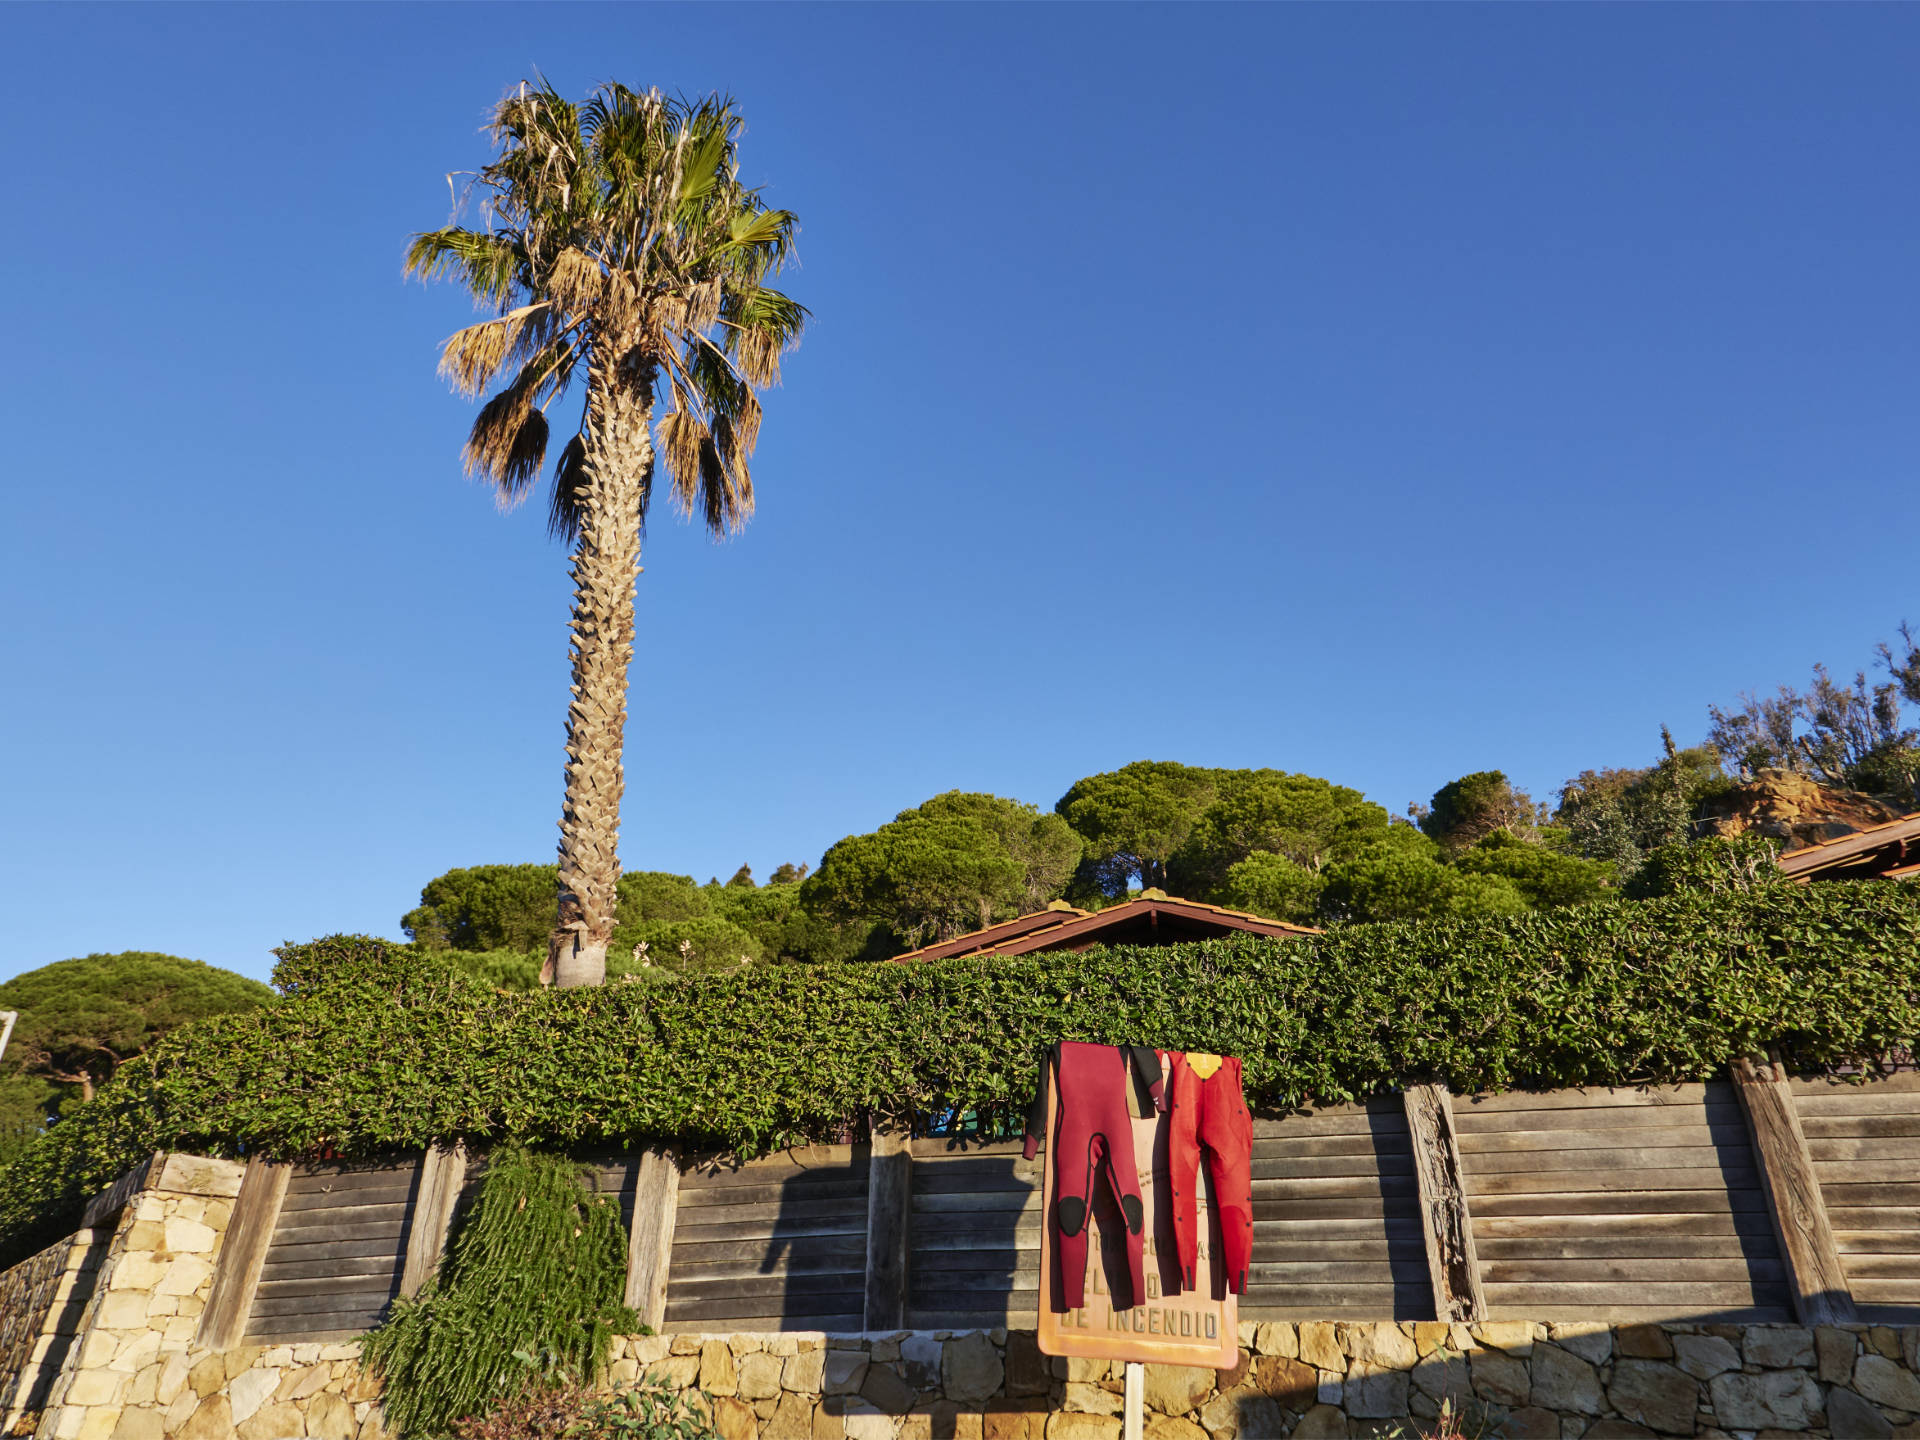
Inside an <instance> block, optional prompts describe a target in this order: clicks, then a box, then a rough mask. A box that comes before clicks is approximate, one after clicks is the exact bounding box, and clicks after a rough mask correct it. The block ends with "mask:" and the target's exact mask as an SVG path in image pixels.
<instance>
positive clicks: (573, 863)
mask: <svg viewBox="0 0 1920 1440" xmlns="http://www.w3.org/2000/svg"><path fill="white" fill-rule="evenodd" d="M740 130H741V122H740V117H739V115H738V114H737V113H735V111H734V108H733V103H732V101H731V100H727V99H722V98H719V97H714V98H709V99H706V100H701V101H697V102H689V101H683V100H669V99H667V98H665V97H664V96H662V95H661V94H660V93H659V92H658V91H649V92H648V93H646V94H638V93H636V92H634V91H632V90H628V89H627V88H625V87H624V86H620V85H605V86H602V87H601V88H600V89H598V90H596V91H595V92H594V93H593V95H592V96H591V97H590V98H589V99H588V100H587V102H586V103H585V104H584V105H576V104H574V103H572V102H571V101H568V100H565V99H563V98H562V97H561V96H560V95H559V94H557V93H556V92H555V91H554V90H553V88H552V87H551V86H549V85H547V84H546V83H545V82H544V81H542V82H540V83H539V84H537V85H524V84H523V85H522V86H520V88H519V89H518V90H516V91H514V92H513V93H511V94H509V95H508V96H507V98H506V99H504V100H502V101H501V102H500V104H499V106H498V107H497V108H496V109H495V110H494V113H493V119H492V124H491V127H490V133H491V134H492V136H493V139H494V141H495V143H496V145H497V146H498V147H499V148H498V153H497V155H496V158H495V159H494V160H493V162H492V163H491V164H489V165H487V166H486V167H485V168H484V169H482V170H480V171H479V172H478V173H477V174H476V175H475V176H474V177H473V178H472V182H471V185H470V186H469V189H468V192H467V194H468V197H469V198H470V199H471V198H473V197H475V196H477V197H478V198H479V200H480V202H481V204H480V211H481V216H480V218H481V220H482V222H483V223H484V226H485V228H483V229H474V228H467V227H464V226H460V225H450V226H448V227H447V228H445V229H441V230H433V231H429V232H427V233H425V234H421V235H416V236H415V237H414V238H413V243H412V245H411V247H410V248H409V249H408V252H407V271H408V273H409V274H413V275H419V276H421V277H423V278H437V277H451V278H453V279H455V280H457V281H458V282H459V283H461V284H463V285H464V286H465V287H466V288H467V289H468V290H469V291H471V292H472V294H473V297H474V300H475V303H476V304H478V305H480V306H482V307H485V308H488V309H491V310H492V311H493V312H494V314H493V317H492V318H491V319H488V320H484V321H482V322H481V323H479V324H477V325H473V326H470V327H469V328H467V329H465V330H462V331H460V332H458V333H457V334H455V335H454V336H453V337H452V338H451V339H449V340H448V341H447V343H446V348H445V351H444V353H443V354H442V355H441V359H440V370H441V373H442V374H443V375H445V376H446V377H447V379H448V380H449V381H450V382H451V383H452V384H453V386H454V388H455V389H456V390H459V391H460V392H462V393H463V394H467V395H472V396H479V395H480V394H482V393H484V392H485V391H486V390H488V389H489V388H490V387H492V386H493V385H494V384H495V382H496V381H499V380H501V379H503V378H504V380H505V383H504V384H502V385H500V387H499V389H498V391H497V393H495V394H494V396H493V398H492V399H490V400H488V401H487V403H486V404H485V405H483V406H482V407H481V409H480V413H479V415H478V417H477V418H476V419H475V420H474V422H473V431H472V433H471V434H470V435H469V436H468V437H467V443H466V449H465V460H466V468H467V472H468V473H469V474H471V475H476V476H478V477H480V478H482V479H484V480H486V481H489V482H491V484H492V485H493V486H494V488H495V490H496V492H497V494H498V497H499V499H500V502H501V504H502V505H503V506H507V505H511V504H514V503H516V502H518V501H520V500H521V499H523V498H525V496H526V494H527V492H528V490H529V489H530V488H531V487H532V486H533V484H534V482H535V480H536V479H537V477H538V476H539V474H540V471H541V469H542V467H543V465H544V463H545V459H546V453H547V441H548V434H549V426H548V422H547V411H548V410H549V409H550V408H551V407H552V406H553V405H554V404H555V403H556V402H557V401H559V400H560V399H561V397H562V396H563V395H564V394H565V393H566V391H567V390H568V388H569V386H570V384H571V383H572V381H574V380H575V379H576V378H584V380H585V391H586V394H585V402H584V404H583V406H582V409H581V415H580V420H579V423H578V426H577V427H576V429H575V431H574V434H573V436H572V437H571V438H570V439H569V440H568V441H567V442H566V444H565V445H564V446H563V447H562V448H561V451H560V455H559V459H558V461H557V463H556V465H555V467H554V472H553V492H552V502H551V505H550V507H549V510H548V528H549V529H550V530H551V532H552V533H553V534H554V535H555V536H556V537H558V538H561V539H564V540H565V541H567V542H568V543H569V545H570V546H571V547H572V551H573V565H572V571H573V615H572V620H571V622H570V628H571V630H572V637H571V643H570V649H571V654H572V659H573V684H572V687H571V688H572V692H573V694H572V699H571V701H570V702H569V704H568V707H567V762H566V799H565V803H564V804H563V805H562V807H561V811H560V886H559V913H558V917H557V919H556V921H555V924H554V930H553V934H552V937H551V939H550V941H549V944H548V950H547V964H546V968H545V970H543V972H542V978H543V979H544V980H546V981H548V982H549V983H557V984H560V985H565V986H572V985H597V984H599V983H601V982H602V981H603V980H604V979H605V978H606V958H607V942H608V940H609V939H611V937H612V934H613V919H614V903H615V890H616V886H617V885H618V882H619V878H620V861H619V853H618V846H619V838H620V796H621V790H622V786H623V774H622V768H621V749H622V745H623V742H624V739H625V731H626V722H627V669H628V666H629V664H630V663H631V661H632V659H633V634H634V582H635V579H636V577H637V576H638V574H639V565H640V541H641V537H642V534H643V533H644V530H645V527H646V518H647V507H648V502H649V500H650V499H651V498H652V495H653V478H654V459H655V455H656V453H658V454H659V455H660V456H661V457H663V458H664V459H665V460H666V465H667V473H668V478H669V483H670V486H671V491H672V496H673V499H674V501H675V503H676V504H677V506H678V507H679V508H680V509H681V510H682V511H683V512H684V513H686V514H689V515H698V516H699V517H700V518H701V519H702V520H703V521H704V522H705V524H706V525H707V527H708V529H709V530H711V531H712V532H713V533H714V534H716V535H725V534H730V533H732V532H733V531H735V530H737V529H739V528H740V526H741V525H743V524H744V523H745V522H746V520H747V518H748V517H749V516H751V515H752V513H753V481H752V478H751V476H750V475H749V473H748V469H747V459H748V456H749V455H751V453H752V451H753V448H754V441H755V439H756V437H757V435H758V433H759V430H760V402H759V399H758V398H757V396H756V393H755V392H756V391H757V390H759V389H762V388H764V387H766V386H768V385H771V384H775V383H777V382H778V380H779V377H780V358H781V356H782V355H784V354H785V353H786V352H787V351H789V350H791V349H792V348H793V346H794V345H795V344H797V343H798V342H799V338H800V331H801V327H802V326H803V324H804V323H805V321H806V318H807V312H806V310H805V308H804V307H802V306H801V305H799V304H797V303H795V302H794V301H793V300H792V299H790V298H788V297H787V296H786V295H784V294H782V293H780V292H779V291H778V290H774V289H771V288H769V287H768V286H767V285H766V284H765V283H763V282H765V281H766V280H767V279H768V278H770V277H771V276H772V275H774V274H776V273H777V272H778V271H779V269H780V268H781V266H782V264H783V263H784V262H785V260H786V258H787V257H788V255H789V253H790V251H791V248H792V244H793V236H794V230H795V224H796V222H795V220H794V217H793V215H792V214H791V213H790V212H789V211H786V210H774V209H769V208H768V207H767V206H766V205H765V204H763V203H762V201H761V199H760V196H759V193H758V192H757V191H754V190H750V189H748V188H747V187H746V186H744V185H742V184H741V182H740V177H739V165H738V143H739V138H740ZM456 218H458V217H457V216H456ZM656 410H657V411H658V413H656ZM656 435H657V436H658V442H657V450H656V441H655V436H656Z"/></svg>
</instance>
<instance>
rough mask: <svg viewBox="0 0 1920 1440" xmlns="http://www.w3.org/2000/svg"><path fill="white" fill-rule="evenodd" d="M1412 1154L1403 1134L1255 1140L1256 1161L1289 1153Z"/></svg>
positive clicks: (1284, 1155) (1311, 1155)
mask: <svg viewBox="0 0 1920 1440" xmlns="http://www.w3.org/2000/svg"><path fill="white" fill-rule="evenodd" d="M1409 1153H1411V1150H1410V1142H1409V1141H1408V1139H1407V1136H1406V1135H1405V1134H1404V1133H1395V1134H1393V1135H1372V1134H1365V1133H1362V1134H1356V1135H1276V1136H1272V1137H1269V1138H1265V1139H1260V1140H1255V1141H1254V1142H1253V1158H1254V1159H1255V1160H1277V1159H1285V1158H1287V1157H1290V1156H1300V1157H1301V1158H1308V1157H1313V1156H1322V1155H1380V1154H1389V1155H1405V1154H1409Z"/></svg>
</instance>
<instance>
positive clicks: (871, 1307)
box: [864, 1129, 1039, 1330]
mask: <svg viewBox="0 0 1920 1440" xmlns="http://www.w3.org/2000/svg"><path fill="white" fill-rule="evenodd" d="M872 1145H873V1149H872V1159H871V1160H870V1161H869V1162H868V1169H867V1271H866V1286H865V1293H866V1302H865V1306H864V1313H865V1315H866V1328H867V1329H869V1330H893V1329H897V1328H899V1327H900V1326H901V1325H904V1324H905V1323H906V1314H907V1254H908V1247H909V1245H910V1244H911V1241H912V1236H913V1212H914V1208H915V1205H916V1202H917V1201H921V1200H931V1199H962V1198H964V1199H970V1200H971V1199H984V1198H987V1197H985V1196H981V1195H967V1196H957V1195H947V1196H931V1195H922V1196H916V1195H915V1194H914V1187H913V1148H912V1147H913V1137H912V1135H911V1134H910V1133H909V1132H908V1131H906V1130H889V1129H876V1130H875V1131H874V1133H873V1141H872ZM1033 1194H1034V1195H1035V1197H1036V1199H1037V1197H1038V1195H1039V1192H1038V1191H1037V1190H1036V1191H1034V1192H1033Z"/></svg>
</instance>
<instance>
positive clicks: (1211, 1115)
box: [1200, 1058, 1253, 1295]
mask: <svg viewBox="0 0 1920 1440" xmlns="http://www.w3.org/2000/svg"><path fill="white" fill-rule="evenodd" d="M1205 1091H1206V1109H1205V1111H1204V1112H1203V1113H1202V1115H1201V1117H1200V1139H1201V1140H1202V1142H1204V1143H1205V1145H1206V1147H1207V1175H1208V1177H1209V1178H1210V1179H1211V1180H1212V1181H1213V1203H1214V1206H1215V1207H1216V1209H1218V1211H1219V1214H1220V1248H1221V1249H1222V1250H1223V1251H1224V1252H1225V1259H1226V1267H1227V1288H1228V1289H1229V1290H1231V1291H1232V1292H1233V1293H1234V1294H1236V1295H1243V1294H1245V1293H1246V1289H1247V1267H1248V1266H1249V1265H1250V1264H1252V1263H1253V1116H1252V1115H1250V1114H1249V1113H1248V1111H1247V1099H1246V1095H1245V1094H1244V1093H1243V1092H1242V1090H1241V1088H1240V1062H1239V1061H1238V1060H1235V1059H1232V1058H1228V1059H1226V1060H1223V1061H1222V1062H1221V1064H1220V1068H1219V1069H1218V1070H1216V1071H1214V1072H1213V1074H1212V1075H1210V1076H1209V1077H1208V1078H1207V1080H1206V1082H1205Z"/></svg>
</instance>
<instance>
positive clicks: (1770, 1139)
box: [1733, 1057, 1858, 1325]
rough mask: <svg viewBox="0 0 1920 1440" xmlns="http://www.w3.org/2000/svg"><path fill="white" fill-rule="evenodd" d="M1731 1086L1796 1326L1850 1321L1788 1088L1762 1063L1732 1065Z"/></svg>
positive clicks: (1847, 1290)
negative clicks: (1737, 1099)
mask: <svg viewBox="0 0 1920 1440" xmlns="http://www.w3.org/2000/svg"><path fill="white" fill-rule="evenodd" d="M1733 1088H1734V1092H1735V1093H1736V1094H1738V1095H1739V1097H1740V1108H1741V1109H1742V1110H1743V1111H1745V1112H1746V1117H1747V1129H1748V1130H1749V1132H1751V1134H1752V1136H1753V1153H1754V1155H1755V1157H1756V1158H1757V1159H1758V1160H1759V1162H1760V1181H1761V1184H1762V1185H1763V1186H1765V1188H1766V1192H1767V1213H1768V1214H1769V1215H1770V1216H1772V1218H1773V1233H1774V1236H1775V1237H1776V1238H1777V1239H1778V1240H1779V1242H1780V1255H1781V1258H1782V1259H1784V1260H1785V1261H1786V1262H1787V1270H1788V1272H1789V1275H1790V1277H1791V1279H1792V1282H1793V1308H1794V1310H1795V1312H1796V1313H1797V1314H1798V1315H1799V1317H1800V1323H1801V1324H1802V1325H1852V1324H1855V1323H1857V1320H1858V1316H1857V1315H1856V1313H1855V1311H1854V1308H1853V1291H1852V1288H1851V1287H1850V1286H1849V1285H1848V1283H1847V1272H1846V1270H1845V1269H1844V1268H1843V1267H1842V1266H1841V1264H1840V1251H1839V1249H1838V1247H1837V1246H1836V1245H1835V1244H1834V1240H1833V1226H1832V1224H1831V1223H1830V1222H1829V1221H1828V1219H1827V1204H1826V1200H1825V1199H1824V1198H1823V1197H1822V1196H1821V1194H1820V1181H1819V1178H1818V1177H1817V1176H1816V1175H1815V1174H1814V1171H1813V1157H1812V1156H1811V1155H1810V1154H1809V1153H1808V1151H1807V1137H1806V1133H1805V1132H1804V1131H1803V1130H1802V1129H1801V1128H1800V1115H1799V1112H1798V1111H1796V1110H1795V1109H1794V1108H1793V1090H1792V1088H1791V1087H1790V1086H1789V1085H1788V1084H1787V1077H1786V1075H1785V1073H1784V1071H1783V1070H1782V1068H1781V1067H1780V1066H1779V1065H1777V1064H1774V1063H1772V1062H1770V1061H1764V1060H1763V1061H1761V1062H1759V1063H1758V1064H1756V1063H1755V1062H1753V1061H1752V1060H1748V1059H1746V1058H1744V1057H1743V1058H1741V1059H1738V1060H1735V1061H1734V1062H1733Z"/></svg>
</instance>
